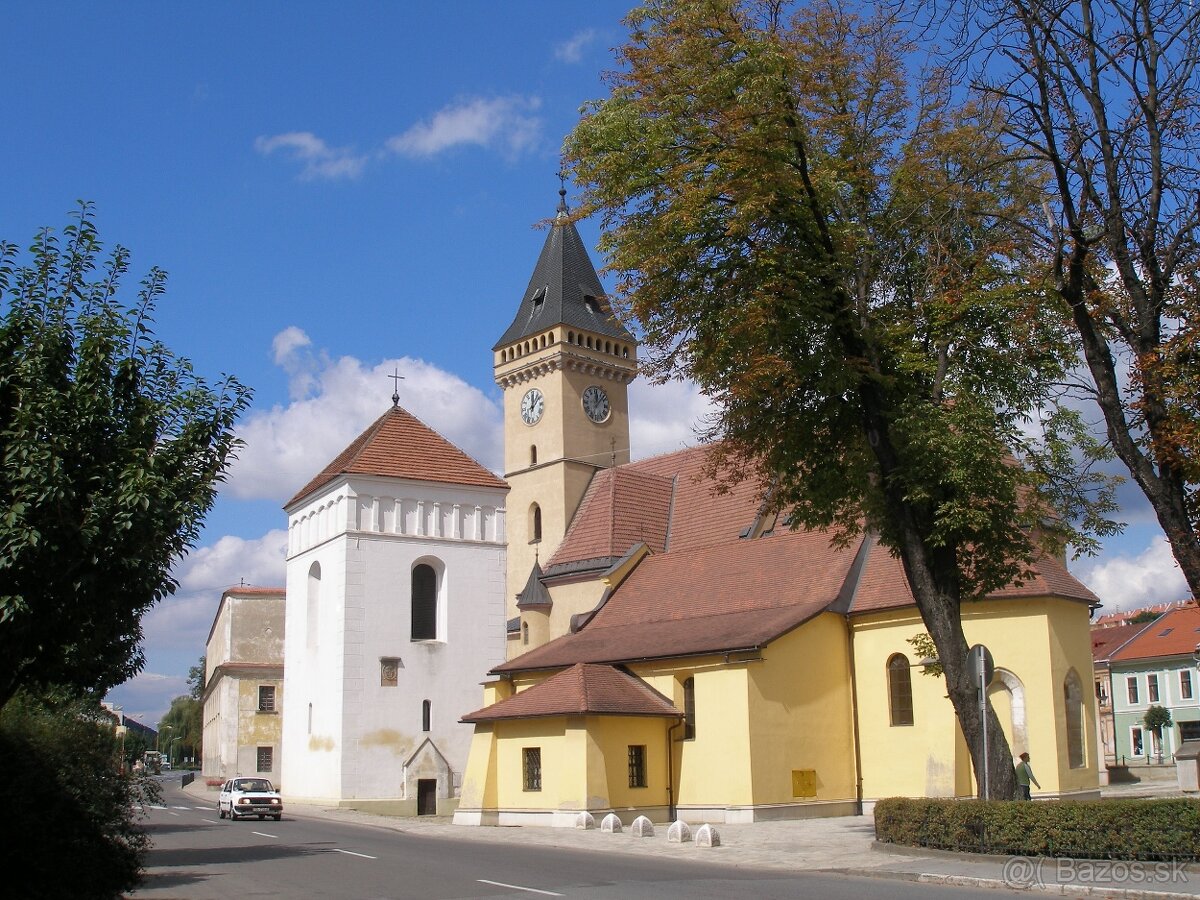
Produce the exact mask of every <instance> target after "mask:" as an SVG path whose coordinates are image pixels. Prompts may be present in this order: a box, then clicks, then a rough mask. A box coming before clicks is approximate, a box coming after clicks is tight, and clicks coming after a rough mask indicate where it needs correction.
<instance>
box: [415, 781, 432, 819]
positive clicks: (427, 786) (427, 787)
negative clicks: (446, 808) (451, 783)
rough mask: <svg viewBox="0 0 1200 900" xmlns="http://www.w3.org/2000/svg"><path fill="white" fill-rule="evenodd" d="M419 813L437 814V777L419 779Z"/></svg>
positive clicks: (426, 814) (424, 814) (423, 814)
mask: <svg viewBox="0 0 1200 900" xmlns="http://www.w3.org/2000/svg"><path fill="white" fill-rule="evenodd" d="M417 815H418V816H436V815H437V779H436V778H418V779H417Z"/></svg>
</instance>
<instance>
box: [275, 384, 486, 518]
mask: <svg viewBox="0 0 1200 900" xmlns="http://www.w3.org/2000/svg"><path fill="white" fill-rule="evenodd" d="M340 475H381V476H384V477H386V478H408V479H412V480H414V481H434V482H438V483H441V484H457V485H466V486H469V487H488V488H506V487H508V484H507V482H505V481H504V480H503V479H501V478H498V477H497V476H496V475H495V474H493V473H492V472H489V471H488V470H487V469H485V468H484V467H483V466H481V465H480V464H479V463H477V462H476V461H475V460H473V459H472V458H471V457H470V456H468V455H467V454H466V453H464V452H463V451H462V450H460V449H459V448H458V447H455V446H454V445H453V444H452V443H450V442H449V441H448V440H446V439H445V438H444V437H442V436H441V435H440V434H438V433H437V432H436V431H434V430H433V429H432V428H430V427H429V426H428V425H426V424H425V423H424V422H422V421H421V420H420V419H418V418H417V417H416V416H414V415H413V414H412V413H410V412H408V410H406V409H404V408H403V407H401V406H393V407H392V408H391V409H389V410H388V411H387V412H385V413H384V414H383V415H382V416H380V417H379V418H378V419H376V420H375V422H374V424H372V425H371V427H370V428H368V429H367V430H366V431H364V432H363V433H362V434H360V435H359V436H358V437H357V438H355V439H354V441H353V442H352V443H351V444H350V446H349V447H347V448H346V449H345V450H343V451H342V452H341V453H340V454H338V456H337V457H336V458H335V459H334V460H333V461H332V462H331V463H329V465H327V466H326V467H325V468H324V469H322V470H321V472H320V474H319V475H317V476H316V477H315V478H313V480H312V481H310V482H309V483H308V484H306V485H305V486H304V487H302V488H301V489H300V490H299V491H298V492H297V493H296V496H294V497H292V499H291V500H289V501H288V502H287V503H286V504H284V507H285V508H286V507H288V506H291V505H292V504H293V503H296V502H297V501H299V500H302V499H304V498H305V497H307V496H308V495H309V494H311V493H313V491H316V490H319V489H320V488H323V487H325V485H327V484H329V483H330V482H331V481H333V480H334V479H336V478H337V477H338V476H340Z"/></svg>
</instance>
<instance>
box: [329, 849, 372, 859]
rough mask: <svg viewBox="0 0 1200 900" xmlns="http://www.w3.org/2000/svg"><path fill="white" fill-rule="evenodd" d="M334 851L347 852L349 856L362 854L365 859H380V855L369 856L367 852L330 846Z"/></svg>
mask: <svg viewBox="0 0 1200 900" xmlns="http://www.w3.org/2000/svg"><path fill="white" fill-rule="evenodd" d="M329 849H330V850H331V851H333V852H334V853H345V854H346V855H347V856H361V857H362V858H363V859H379V857H378V856H367V854H365V853H355V852H354V851H353V850H340V849H338V848H337V847H330V848H329Z"/></svg>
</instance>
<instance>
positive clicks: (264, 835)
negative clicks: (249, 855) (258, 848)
mask: <svg viewBox="0 0 1200 900" xmlns="http://www.w3.org/2000/svg"><path fill="white" fill-rule="evenodd" d="M250 833H251V834H257V835H258V836H259V837H269V838H277V837H279V835H277V834H267V833H266V832H265V831H252V832H250Z"/></svg>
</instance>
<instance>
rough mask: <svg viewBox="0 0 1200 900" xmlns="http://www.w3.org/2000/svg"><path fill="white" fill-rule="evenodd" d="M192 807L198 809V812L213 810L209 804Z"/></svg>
mask: <svg viewBox="0 0 1200 900" xmlns="http://www.w3.org/2000/svg"><path fill="white" fill-rule="evenodd" d="M192 809H198V810H200V812H212V811H213V808H212V807H211V806H193V807H192Z"/></svg>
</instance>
